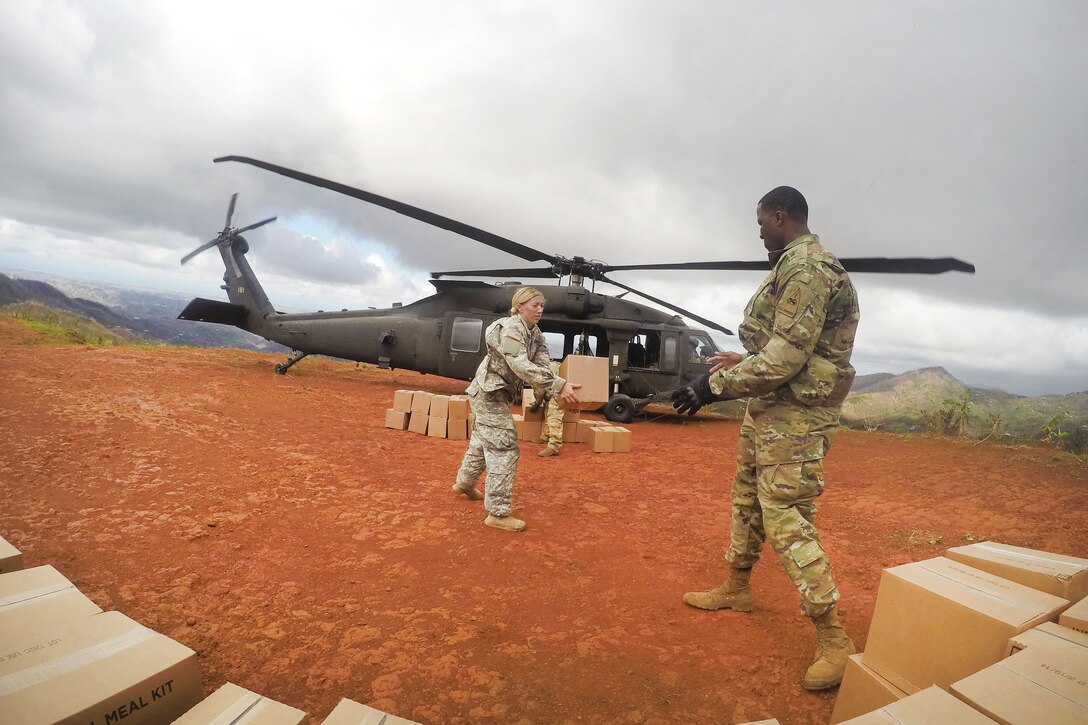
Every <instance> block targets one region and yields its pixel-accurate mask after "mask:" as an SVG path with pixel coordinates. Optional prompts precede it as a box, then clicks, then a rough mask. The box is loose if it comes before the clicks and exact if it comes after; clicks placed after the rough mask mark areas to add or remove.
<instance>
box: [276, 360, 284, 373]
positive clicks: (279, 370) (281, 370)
mask: <svg viewBox="0 0 1088 725" xmlns="http://www.w3.org/2000/svg"><path fill="white" fill-rule="evenodd" d="M276 374H277V375H286V374H287V366H286V365H285V364H283V363H276Z"/></svg>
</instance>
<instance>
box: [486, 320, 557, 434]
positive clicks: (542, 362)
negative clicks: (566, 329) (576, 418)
mask: <svg viewBox="0 0 1088 725" xmlns="http://www.w3.org/2000/svg"><path fill="white" fill-rule="evenodd" d="M484 344H485V346H486V347H487V356H486V357H484V359H483V360H481V361H480V366H479V367H478V368H476V375H475V376H474V377H473V378H472V382H471V383H470V384H469V386H468V389H467V390H466V392H467V393H468V394H469V395H470V396H472V400H473V411H474V413H475V415H476V420H477V421H478V422H479V423H480V424H481V425H490V426H494V427H497V428H513V427H514V422H513V419H512V418H511V417H510V405H511V403H514V402H516V401H520V400H521V390H522V388H524V387H525V384H526V383H528V384H529V385H532V386H533V387H534V388H537V389H541V390H546V391H547V392H549V393H551V394H553V395H558V394H559V392H560V391H561V390H562V389H563V386H564V385H566V381H565V380H563V378H561V377H559V376H558V375H556V374H554V373H553V372H552V369H551V366H550V364H549V363H550V362H551V357H550V356H549V355H548V343H547V341H546V340H545V339H544V333H542V332H541V331H540V328H539V327H537V326H536V325H533V326H532V327H529V326H528V325H526V324H525V321H524V320H522V319H521V316H520V315H511V316H510V317H504V318H502V319H501V320H496V321H495V322H493V323H491V325H490V326H488V328H487V330H486V331H485V332H484Z"/></svg>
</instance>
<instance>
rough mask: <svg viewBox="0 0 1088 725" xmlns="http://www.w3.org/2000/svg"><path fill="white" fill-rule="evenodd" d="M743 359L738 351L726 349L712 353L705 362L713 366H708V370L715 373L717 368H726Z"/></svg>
mask: <svg viewBox="0 0 1088 725" xmlns="http://www.w3.org/2000/svg"><path fill="white" fill-rule="evenodd" d="M743 359H744V356H743V355H741V354H740V353H739V352H729V351H726V352H719V353H717V354H716V355H712V356H711V357H709V358H707V362H708V363H711V364H712V365H713V367H712V368H710V372H711V373H716V372H718V371H719V370H728V369H729V368H731V367H733V366H734V365H736V364H737V363H739V362H740V361H741V360H743Z"/></svg>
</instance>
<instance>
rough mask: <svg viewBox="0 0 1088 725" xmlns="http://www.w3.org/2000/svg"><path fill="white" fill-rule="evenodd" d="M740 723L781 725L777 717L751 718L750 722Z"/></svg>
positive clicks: (747, 724)
mask: <svg viewBox="0 0 1088 725" xmlns="http://www.w3.org/2000/svg"><path fill="white" fill-rule="evenodd" d="M741 725H781V724H780V723H779V722H778V718H774V717H772V718H771V719H770V720H752V721H751V722H746V723H741Z"/></svg>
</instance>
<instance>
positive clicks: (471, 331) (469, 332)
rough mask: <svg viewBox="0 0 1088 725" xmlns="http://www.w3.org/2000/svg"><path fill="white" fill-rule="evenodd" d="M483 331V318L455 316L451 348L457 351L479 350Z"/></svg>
mask: <svg viewBox="0 0 1088 725" xmlns="http://www.w3.org/2000/svg"><path fill="white" fill-rule="evenodd" d="M483 331H484V321H483V320H480V319H477V318H475V317H454V318H453V330H452V331H451V334H450V349H451V350H455V351H457V352H479V351H480V340H481V339H482V338H483Z"/></svg>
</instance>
